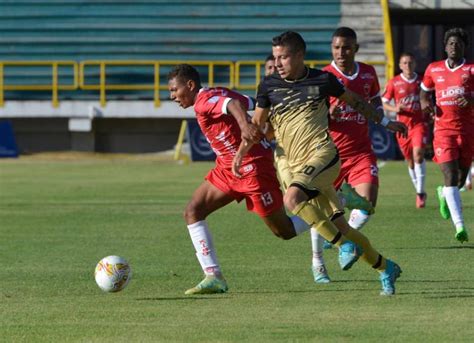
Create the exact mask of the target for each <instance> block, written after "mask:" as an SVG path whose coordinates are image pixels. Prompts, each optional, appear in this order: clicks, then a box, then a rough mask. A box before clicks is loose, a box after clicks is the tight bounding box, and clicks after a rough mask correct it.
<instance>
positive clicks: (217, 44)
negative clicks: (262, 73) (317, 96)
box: [0, 0, 341, 99]
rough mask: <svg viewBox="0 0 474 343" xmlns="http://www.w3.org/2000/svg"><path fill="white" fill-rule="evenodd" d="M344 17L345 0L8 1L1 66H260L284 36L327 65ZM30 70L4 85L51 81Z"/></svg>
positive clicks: (1, 7) (3, 11) (1, 15)
mask: <svg viewBox="0 0 474 343" xmlns="http://www.w3.org/2000/svg"><path fill="white" fill-rule="evenodd" d="M340 19H341V4H340V0H306V1H303V0H300V1H298V0H296V1H291V0H274V1H271V2H268V1H258V0H257V1H253V0H239V1H236V0H203V1H201V0H184V1H169V0H137V1H125V0H117V1H90V0H69V1H63V0H36V1H33V0H30V1H27V0H5V1H2V2H0V30H1V31H2V35H1V37H0V60H26V61H28V60H73V61H84V60H224V61H244V60H263V59H264V58H265V57H266V56H267V55H268V54H269V53H270V52H271V45H270V42H271V38H272V37H273V36H275V35H277V34H279V33H281V32H283V31H285V30H295V31H298V32H300V33H301V34H302V35H303V37H304V38H305V40H306V41H307V43H308V54H307V58H308V59H311V60H315V59H318V60H326V59H330V58H331V51H330V40H331V34H332V32H333V30H334V28H335V27H336V26H337V25H338V24H339V22H340ZM33 69H34V68H28V69H25V70H27V71H26V72H24V73H23V75H22V74H21V73H20V75H18V76H15V77H13V76H10V75H9V74H8V73H7V72H6V74H5V77H6V83H8V84H15V83H17V84H18V83H21V82H23V81H24V80H30V81H31V82H32V83H47V82H48V81H49V80H50V78H51V76H50V73H44V71H37V72H35V71H34V70H33ZM41 73H44V75H42V74H41ZM137 74H140V73H137V72H134V71H131V72H129V73H128V74H126V73H125V75H128V76H129V77H132V76H136V75H137ZM96 76H97V75H96ZM111 77H112V79H114V78H115V77H116V76H114V75H112V76H111ZM144 78H146V76H143V75H142V77H138V79H137V80H136V83H140V82H142V81H143V79H144ZM246 78H247V77H246V75H244V80H242V81H243V83H245V79H246ZM65 79H66V80H68V79H69V76H67V77H65ZM251 79H252V77H251V76H250V77H248V80H250V81H249V82H251ZM134 80H135V79H134ZM61 82H62V81H61ZM131 82H135V81H131ZM29 94H34V93H33V92H31V93H29ZM38 94H40V93H38ZM46 94H48V92H46ZM78 94H80V92H79V93H78ZM10 95H11V94H10ZM60 96H62V95H61V94H60ZM7 99H8V94H7Z"/></svg>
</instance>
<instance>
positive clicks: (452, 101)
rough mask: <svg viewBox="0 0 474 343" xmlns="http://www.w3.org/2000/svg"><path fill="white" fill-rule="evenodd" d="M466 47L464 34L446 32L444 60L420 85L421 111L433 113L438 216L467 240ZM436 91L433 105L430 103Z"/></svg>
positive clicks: (470, 104) (473, 135)
mask: <svg viewBox="0 0 474 343" xmlns="http://www.w3.org/2000/svg"><path fill="white" fill-rule="evenodd" d="M468 45H469V39H468V35H467V32H466V31H465V30H463V29H461V28H452V29H450V30H448V31H446V32H445V35H444V47H445V52H446V55H447V59H445V60H441V61H437V62H433V63H431V64H430V65H429V66H428V67H427V68H426V71H425V75H424V77H423V82H422V83H421V93H420V101H421V109H422V110H423V111H424V112H425V113H434V139H433V149H434V158H433V160H434V161H435V162H436V163H438V165H439V167H440V169H441V172H442V173H443V176H444V187H443V186H439V187H438V189H437V191H438V199H439V202H440V213H441V216H442V217H443V218H445V219H449V218H450V217H451V219H452V221H453V224H454V226H455V228H456V234H455V238H456V239H457V240H458V241H459V242H461V243H463V242H467V241H468V233H467V230H466V227H465V226H464V218H463V215H462V204H461V196H460V193H459V188H461V187H462V186H463V185H464V183H465V180H466V176H467V174H468V172H469V168H470V167H471V162H472V156H473V154H474V64H472V63H469V62H467V61H466V59H465V58H464V52H465V49H466V47H467V46H468ZM433 91H434V92H435V97H436V106H434V105H433V104H432V102H431V92H433Z"/></svg>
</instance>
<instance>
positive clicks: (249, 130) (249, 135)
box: [241, 123, 262, 143]
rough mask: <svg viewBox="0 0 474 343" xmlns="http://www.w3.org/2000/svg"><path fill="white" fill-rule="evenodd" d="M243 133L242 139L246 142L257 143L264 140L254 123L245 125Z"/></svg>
mask: <svg viewBox="0 0 474 343" xmlns="http://www.w3.org/2000/svg"><path fill="white" fill-rule="evenodd" d="M241 131H242V135H241V137H242V140H244V141H249V142H253V143H256V142H258V141H260V140H261V139H262V133H261V132H260V130H259V129H258V127H257V126H255V125H254V124H252V123H247V125H244V126H243V127H242V128H241Z"/></svg>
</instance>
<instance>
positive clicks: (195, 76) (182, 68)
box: [168, 63, 201, 88]
mask: <svg viewBox="0 0 474 343" xmlns="http://www.w3.org/2000/svg"><path fill="white" fill-rule="evenodd" d="M174 78H176V79H178V80H179V81H183V82H186V81H189V80H193V81H194V82H195V83H196V85H197V86H198V87H199V88H200V87H201V77H200V76H199V72H198V71H197V70H196V68H194V67H193V66H191V65H189V64H186V63H183V64H178V65H177V66H175V67H174V68H173V69H171V71H170V72H169V73H168V81H169V80H171V79H174Z"/></svg>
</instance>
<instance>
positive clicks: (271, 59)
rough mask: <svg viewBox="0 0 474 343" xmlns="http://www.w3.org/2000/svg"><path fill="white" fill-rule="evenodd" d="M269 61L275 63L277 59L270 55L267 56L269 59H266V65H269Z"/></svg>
mask: <svg viewBox="0 0 474 343" xmlns="http://www.w3.org/2000/svg"><path fill="white" fill-rule="evenodd" d="M268 61H275V57H274V56H273V54H270V55H268V56H267V58H265V63H267V62H268Z"/></svg>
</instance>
